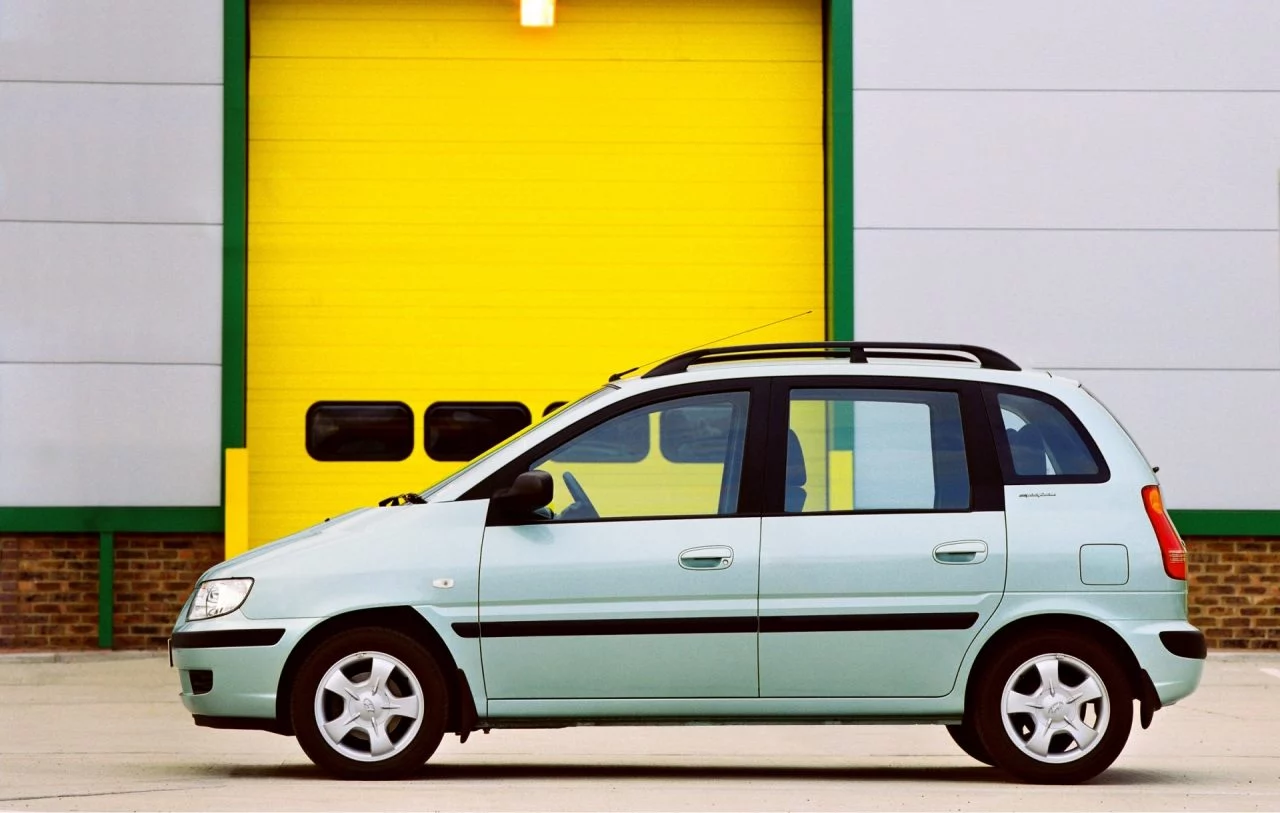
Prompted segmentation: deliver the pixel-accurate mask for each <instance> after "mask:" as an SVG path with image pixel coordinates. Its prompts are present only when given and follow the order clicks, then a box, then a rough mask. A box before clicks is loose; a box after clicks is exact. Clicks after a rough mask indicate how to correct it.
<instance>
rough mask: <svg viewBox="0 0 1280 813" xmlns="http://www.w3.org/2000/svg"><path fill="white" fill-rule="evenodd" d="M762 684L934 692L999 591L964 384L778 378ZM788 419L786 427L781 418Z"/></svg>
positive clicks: (995, 507) (998, 499) (989, 471)
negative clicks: (777, 463) (776, 463)
mask: <svg viewBox="0 0 1280 813" xmlns="http://www.w3.org/2000/svg"><path fill="white" fill-rule="evenodd" d="M775 387H777V392H776V393H775V397H774V413H773V416H774V424H775V425H776V426H778V427H779V430H778V431H777V432H775V434H774V438H773V440H772V441H771V451H772V452H774V458H773V459H774V460H780V461H781V460H785V466H774V468H778V469H781V470H782V473H780V474H779V476H778V477H776V478H775V479H774V481H773V482H772V483H771V485H770V489H771V491H770V492H768V493H767V495H766V497H767V498H768V497H769V496H770V495H771V496H772V498H773V507H774V508H775V509H777V510H776V511H775V512H774V515H772V516H766V517H765V518H764V520H763V526H762V532H761V576H760V614H761V623H760V693H761V696H762V697H938V696H942V695H945V694H947V693H949V692H950V691H951V688H952V686H953V685H954V683H955V679H956V674H957V672H958V671H959V667H960V662H961V660H962V659H963V657H964V654H965V651H966V650H967V649H968V647H969V645H970V644H971V643H972V642H973V640H974V638H975V636H976V635H977V633H978V631H979V630H980V629H981V628H982V625H983V624H984V623H985V622H986V620H987V619H988V618H990V616H991V614H992V613H993V612H994V611H995V608H996V606H997V605H998V604H999V603H1000V599H1001V597H1002V595H1003V591H1004V579H1005V527H1004V513H1003V496H1002V493H1001V488H1000V480H999V473H998V469H997V468H996V466H997V464H996V461H995V458H994V452H993V451H992V450H991V446H992V444H991V442H990V430H989V429H988V428H987V427H986V424H985V416H984V415H983V413H982V407H981V400H980V397H979V394H978V392H977V390H976V389H975V388H971V387H968V386H965V385H956V384H955V383H954V382H951V383H948V382H937V383H936V384H930V383H929V382H927V381H923V380H921V379H906V380H901V379H897V380H895V379H883V380H877V381H875V382H867V381H866V380H865V379H863V380H861V381H860V382H858V383H853V382H849V383H840V384H836V385H833V384H832V383H831V381H830V379H828V380H826V381H814V382H800V381H796V382H791V384H790V385H786V386H784V385H781V384H776V385H775ZM783 427H785V432H784V431H783Z"/></svg>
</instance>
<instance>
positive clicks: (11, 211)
mask: <svg viewBox="0 0 1280 813" xmlns="http://www.w3.org/2000/svg"><path fill="white" fill-rule="evenodd" d="M222 33H223V32H222V3H221V2H220V0H189V1H187V2H180V3H174V2H166V0H80V1H79V2H76V3H48V2H43V1H42V0H11V1H10V2H6V3H4V4H3V5H0V110H3V111H4V115H3V116H2V117H0V156H2V157H0V256H3V257H4V260H3V264H2V268H3V273H0V324H2V325H3V328H0V338H2V339H3V341H0V461H2V463H0V505H15V506H49V505H60V506H87V505H129V506H162V505H165V506H167V505H217V504H218V503H219V501H220V496H219V479H220V469H219V466H220V458H221V439H220V436H219V434H220V378H221V370H220V363H221V351H220V348H221V322H222V319H221V289H222V279H221V268H222V245H221V243H222V227H221V219H222V87H221V82H222V40H223V36H222Z"/></svg>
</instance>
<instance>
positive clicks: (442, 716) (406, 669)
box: [290, 628, 449, 779]
mask: <svg viewBox="0 0 1280 813" xmlns="http://www.w3.org/2000/svg"><path fill="white" fill-rule="evenodd" d="M448 709H449V693H448V688H447V686H446V684H445V681H444V676H443V674H442V672H441V671H440V667H439V666H438V665H437V663H436V661H435V659H434V658H433V657H432V656H431V653H430V652H428V651H427V649H426V648H425V647H423V646H422V645H421V644H419V643H418V642H416V641H414V640H413V639H412V638H410V637H408V636H407V635H404V634H403V633H400V632H396V631H395V630H389V629H379V628H364V629H354V630H348V631H346V632H341V633H338V634H337V635H335V636H333V637H332V638H330V639H329V640H327V641H325V642H324V643H322V644H321V645H320V646H319V647H317V648H316V650H315V651H314V652H312V653H311V654H310V655H308V656H307V658H306V660H304V661H303V663H302V666H301V667H300V668H299V670H298V678H297V680H296V681H295V682H294V686H293V693H292V696H291V698H290V714H291V716H292V720H293V730H294V732H295V733H296V734H297V737H298V743H299V744H300V745H301V746H302V750H303V751H305V752H306V754H307V756H308V757H310V758H311V761H312V762H314V763H315V764H316V765H318V766H320V767H321V768H323V769H324V770H326V771H328V772H329V773H331V774H334V775H335V776H338V777H341V778H344V779H392V778H397V777H400V776H403V775H404V774H406V773H408V772H409V771H412V770H414V769H416V768H419V767H420V766H421V765H422V763H424V762H426V761H427V758H428V757H430V756H431V754H433V753H434V752H435V750H436V747H437V746H439V744H440V739H441V737H443V736H444V728H445V725H446V721H447V719H448Z"/></svg>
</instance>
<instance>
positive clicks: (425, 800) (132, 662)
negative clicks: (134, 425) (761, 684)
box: [0, 654, 1280, 811]
mask: <svg viewBox="0 0 1280 813" xmlns="http://www.w3.org/2000/svg"><path fill="white" fill-rule="evenodd" d="M177 680H178V679H177V674H176V672H175V671H174V670H172V669H170V668H169V666H168V663H167V661H166V660H165V658H164V657H163V656H155V655H149V656H145V657H138V656H126V655H120V654H115V655H112V654H107V655H101V656H99V655H83V656H74V657H65V656H64V657H61V658H59V659H58V660H54V659H52V658H50V657H48V656H45V657H33V656H14V655H6V656H0V809H12V810H493V811H524V810H574V811H577V810H670V811H675V810H736V811H748V810H750V811H755V810H1280V655H1270V654H1268V655H1244V654H1240V655H1219V654H1213V655H1210V658H1209V663H1208V666H1207V669H1206V672H1205V679H1204V682H1203V683H1202V684H1201V688H1200V690H1199V691H1198V692H1197V693H1196V694H1194V695H1192V696H1191V697H1190V698H1188V699H1187V700H1184V701H1183V702H1182V703H1179V704H1178V705H1177V706H1174V707H1172V708H1168V709H1165V710H1163V711H1161V712H1159V713H1158V714H1157V715H1156V719H1155V723H1154V724H1153V726H1152V727H1151V728H1150V729H1149V730H1147V731H1142V730H1141V729H1139V728H1137V727H1136V724H1135V728H1134V731H1133V735H1132V737H1131V738H1130V740H1129V745H1128V747H1127V748H1126V750H1125V752H1124V754H1122V755H1121V757H1120V759H1119V760H1118V761H1117V762H1116V764H1115V765H1114V766H1113V767H1112V768H1111V769H1110V770H1109V771H1108V772H1106V773H1104V774H1103V775H1102V776H1101V777H1099V778H1098V779H1095V780H1094V781H1093V782H1091V783H1088V784H1086V785H1081V786H1075V787H1065V788H1064V787H1044V786H1033V785H1019V784H1013V783H1010V782H1008V781H1006V780H1004V779H1003V778H1002V777H1001V775H1000V774H999V773H997V772H996V771H995V770H994V769H991V768H987V767H985V766H982V765H980V764H978V763H976V762H974V761H973V760H971V759H969V758H968V757H966V756H965V755H964V754H962V753H960V751H959V749H957V748H956V747H955V746H954V745H953V744H952V743H951V740H950V739H949V738H948V737H947V734H946V732H945V731H944V730H943V729H942V728H940V727H937V726H728V727H703V726H688V727H654V728H575V729H562V730H550V731H494V732H493V733H491V734H489V735H483V734H479V733H477V734H475V735H473V736H472V738H471V739H470V740H469V741H468V742H467V743H466V744H459V742H458V739H457V737H455V736H452V735H449V736H447V737H446V738H445V741H444V743H443V744H442V746H441V748H440V750H439V751H438V752H437V753H436V755H435V757H434V758H433V759H432V760H431V761H430V762H429V763H428V764H427V765H426V766H424V768H423V770H422V772H421V774H420V776H419V777H417V778H414V779H412V780H406V781H400V782H377V783H369V782H340V781H335V780H331V779H328V778H327V777H325V776H324V775H322V774H321V773H320V772H319V771H318V770H316V769H315V768H314V767H312V765H311V764H310V762H308V761H307V759H306V757H305V756H303V754H302V751H301V750H300V749H299V748H298V746H297V744H296V743H295V742H294V741H293V739H291V738H285V737H280V736H277V735H274V734H266V733H260V732H240V731H214V730H209V729H203V728H196V727H195V726H194V725H192V723H191V718H190V717H189V716H188V715H187V713H186V712H185V711H184V709H183V708H182V705H181V703H180V702H179V701H178V698H177Z"/></svg>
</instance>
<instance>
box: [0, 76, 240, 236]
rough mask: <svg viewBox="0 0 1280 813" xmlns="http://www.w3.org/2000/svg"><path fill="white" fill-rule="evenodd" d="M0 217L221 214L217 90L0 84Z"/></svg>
mask: <svg viewBox="0 0 1280 813" xmlns="http://www.w3.org/2000/svg"><path fill="white" fill-rule="evenodd" d="M0 110H4V111H5V115H4V117H3V119H2V120H0V155H3V156H7V158H6V159H5V160H4V161H3V165H0V220H21V221H33V220H34V221H57V222H95V223H188V224H192V223H194V224H209V225H216V224H218V223H220V222H221V220H222V89H221V88H220V87H215V86H203V85H200V86H189V85H111V84H80V83H45V82H0Z"/></svg>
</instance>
